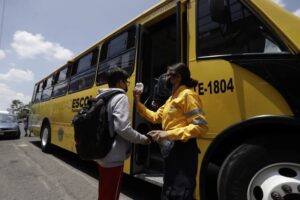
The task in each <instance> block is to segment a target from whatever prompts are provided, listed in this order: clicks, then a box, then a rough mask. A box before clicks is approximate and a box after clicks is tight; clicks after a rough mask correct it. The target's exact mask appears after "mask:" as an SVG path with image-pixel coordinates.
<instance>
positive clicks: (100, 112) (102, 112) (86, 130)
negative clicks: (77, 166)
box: [72, 90, 122, 160]
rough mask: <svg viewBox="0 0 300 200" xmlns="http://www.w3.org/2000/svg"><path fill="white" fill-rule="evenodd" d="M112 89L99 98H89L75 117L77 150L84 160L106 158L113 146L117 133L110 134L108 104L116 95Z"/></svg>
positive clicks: (117, 91) (116, 92) (115, 91)
mask: <svg viewBox="0 0 300 200" xmlns="http://www.w3.org/2000/svg"><path fill="white" fill-rule="evenodd" d="M118 93H122V92H121V91H119V90H112V91H110V92H108V93H107V94H104V95H101V97H98V98H97V99H95V98H91V99H89V101H88V103H87V105H86V106H85V107H84V108H83V109H82V110H81V111H79V112H78V114H76V115H75V116H74V118H73V121H72V122H73V126H74V133H75V134H74V138H75V146H76V151H77V153H78V155H79V157H80V158H81V159H83V160H94V159H101V158H104V157H105V156H106V155H107V154H108V152H109V151H110V149H111V147H112V143H113V142H114V139H115V133H113V134H110V132H109V124H108V113H107V110H106V105H107V102H108V100H109V99H110V98H111V97H113V96H114V95H116V94H118Z"/></svg>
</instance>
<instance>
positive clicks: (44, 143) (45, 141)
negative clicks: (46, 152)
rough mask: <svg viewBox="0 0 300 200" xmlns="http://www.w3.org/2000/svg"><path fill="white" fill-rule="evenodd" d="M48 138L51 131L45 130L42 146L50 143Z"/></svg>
mask: <svg viewBox="0 0 300 200" xmlns="http://www.w3.org/2000/svg"><path fill="white" fill-rule="evenodd" d="M48 137H49V131H48V128H44V130H43V135H42V145H43V146H46V145H47V142H48Z"/></svg>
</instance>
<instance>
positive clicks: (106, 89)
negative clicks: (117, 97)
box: [96, 88, 125, 98]
mask: <svg viewBox="0 0 300 200" xmlns="http://www.w3.org/2000/svg"><path fill="white" fill-rule="evenodd" d="M116 90H118V91H121V92H122V93H124V94H125V91H124V90H123V89H121V88H105V89H100V90H99V92H98V95H97V96H96V98H97V97H99V96H102V95H108V94H109V93H112V92H113V91H116Z"/></svg>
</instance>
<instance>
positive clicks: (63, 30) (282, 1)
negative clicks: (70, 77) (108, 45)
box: [0, 0, 300, 110]
mask: <svg viewBox="0 0 300 200" xmlns="http://www.w3.org/2000/svg"><path fill="white" fill-rule="evenodd" d="M159 1H160V0H109V1H107V0H106V1H104V0H86V1H82V0H0V110H6V109H7V108H9V107H10V104H11V102H12V100H14V99H18V100H20V101H22V102H23V103H24V104H28V103H29V102H30V100H31V96H32V92H33V87H34V84H35V83H36V82H37V81H39V80H41V79H42V78H44V77H45V76H47V75H48V74H50V73H51V72H53V71H54V70H56V69H57V68H59V67H60V66H62V65H63V64H65V63H66V62H67V61H68V60H69V59H71V58H72V57H74V56H75V55H77V54H79V53H81V52H82V51H83V50H85V49H87V48H88V47H90V46H91V45H93V44H95V43H96V42H97V41H99V40H100V39H102V38H103V37H105V36H107V35H108V34H110V33H111V32H113V31H114V30H116V29H117V28H119V27H121V26H122V25H124V24H125V23H127V22H128V21H129V20H131V19H133V18H134V17H136V16H138V15H139V14H140V13H142V12H143V11H145V10H147V9H149V8H151V7H152V6H154V5H155V4H157V3H158V2H159ZM273 1H274V2H276V3H277V4H279V5H280V6H282V7H285V8H286V9H288V10H289V11H290V12H292V13H294V14H295V15H297V16H299V17H300V0H273Z"/></svg>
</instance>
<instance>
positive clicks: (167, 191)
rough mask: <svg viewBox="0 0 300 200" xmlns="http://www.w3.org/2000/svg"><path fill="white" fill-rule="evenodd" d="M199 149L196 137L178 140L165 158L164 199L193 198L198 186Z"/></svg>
mask: <svg viewBox="0 0 300 200" xmlns="http://www.w3.org/2000/svg"><path fill="white" fill-rule="evenodd" d="M198 154H199V149H198V147H197V142H196V139H190V140H188V141H187V142H181V141H176V142H175V145H174V147H173V149H172V150H171V152H170V155H169V156H168V157H167V158H166V159H165V174H164V185H163V189H162V194H161V199H162V200H192V199H194V197H193V195H194V191H195V186H196V175H197V166H198Z"/></svg>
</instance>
